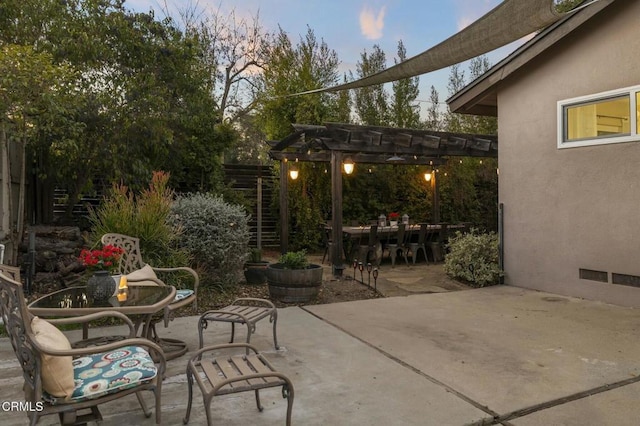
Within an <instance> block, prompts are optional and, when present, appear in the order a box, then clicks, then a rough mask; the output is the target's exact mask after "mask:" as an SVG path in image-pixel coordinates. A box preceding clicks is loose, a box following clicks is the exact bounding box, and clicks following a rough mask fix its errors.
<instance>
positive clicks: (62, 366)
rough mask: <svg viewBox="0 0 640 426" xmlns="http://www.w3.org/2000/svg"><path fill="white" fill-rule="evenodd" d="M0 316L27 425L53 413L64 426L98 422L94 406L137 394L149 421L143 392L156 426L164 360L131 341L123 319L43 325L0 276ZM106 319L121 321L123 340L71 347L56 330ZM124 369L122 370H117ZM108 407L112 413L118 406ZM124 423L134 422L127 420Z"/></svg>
mask: <svg viewBox="0 0 640 426" xmlns="http://www.w3.org/2000/svg"><path fill="white" fill-rule="evenodd" d="M0 314H1V315H2V320H3V323H4V327H5V329H6V333H7V334H8V339H9V341H10V342H11V346H12V347H13V350H14V352H15V355H16V357H17V360H18V365H20V367H21V368H22V372H23V374H22V377H23V379H24V384H23V387H22V389H23V391H24V397H25V401H26V402H27V403H29V404H30V405H31V406H32V407H37V408H35V409H32V410H28V411H27V416H28V417H29V424H30V425H32V426H33V425H35V424H37V423H38V420H39V419H40V418H41V417H43V416H47V415H51V414H58V416H59V420H60V423H61V424H63V425H70V424H73V425H77V424H86V423H87V422H90V421H98V422H100V421H102V414H101V413H100V410H99V408H98V407H99V406H101V405H102V404H104V403H106V402H109V401H113V400H116V399H119V398H121V397H124V396H127V395H131V394H135V395H136V397H137V399H138V402H139V403H140V406H141V407H142V411H143V413H144V415H145V416H146V417H150V416H151V414H152V412H151V410H149V409H148V408H147V404H146V402H145V400H144V398H143V396H142V395H141V392H142V391H151V392H152V393H153V394H154V396H155V414H156V416H155V421H156V424H160V423H161V406H162V404H161V395H162V379H163V376H164V374H165V370H166V359H165V356H164V353H163V351H162V349H161V348H160V347H159V346H158V345H156V344H155V343H153V342H151V341H150V340H148V339H142V338H136V337H135V333H136V330H135V326H134V324H133V323H132V322H131V320H130V319H129V318H127V316H126V315H124V314H122V313H120V312H115V311H109V310H105V311H103V312H99V313H94V314H90V315H84V316H75V317H68V318H59V319H51V320H46V321H45V320H43V319H42V318H39V317H37V316H34V315H33V314H31V312H30V311H29V308H27V305H26V301H25V297H24V292H23V288H22V284H21V283H19V282H18V281H15V280H13V279H11V278H10V277H8V276H7V275H5V274H4V273H0ZM107 318H111V319H113V318H116V320H119V321H122V322H124V323H125V324H126V326H128V329H129V330H128V336H124V338H123V339H119V340H118V341H115V342H112V343H108V344H105V345H100V346H88V347H77V348H73V347H72V345H71V342H69V340H68V338H67V336H66V335H65V334H63V333H62V332H61V331H60V330H59V329H58V328H57V327H56V326H57V325H68V324H87V323H88V322H92V321H96V320H101V321H104V320H105V319H107ZM154 360H155V361H154ZM123 365H126V366H127V368H124V369H123V368H121V367H122V366H123ZM110 407H111V408H112V409H117V407H118V405H110ZM87 411H88V412H87ZM129 423H136V421H135V420H134V419H130V422H129Z"/></svg>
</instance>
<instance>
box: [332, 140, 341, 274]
mask: <svg viewBox="0 0 640 426" xmlns="http://www.w3.org/2000/svg"><path fill="white" fill-rule="evenodd" d="M341 167H342V151H331V217H332V222H331V239H332V240H333V244H332V248H333V250H332V253H331V265H332V266H331V269H332V272H333V275H334V276H342V271H343V270H344V264H343V263H342V251H343V249H342V170H341Z"/></svg>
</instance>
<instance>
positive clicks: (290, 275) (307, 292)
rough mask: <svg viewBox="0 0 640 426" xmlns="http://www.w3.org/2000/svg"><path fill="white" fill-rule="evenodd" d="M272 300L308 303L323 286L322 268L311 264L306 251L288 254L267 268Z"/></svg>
mask: <svg viewBox="0 0 640 426" xmlns="http://www.w3.org/2000/svg"><path fill="white" fill-rule="evenodd" d="M266 273H267V283H268V285H269V295H270V296H271V298H272V299H276V300H279V301H281V302H287V303H300V302H308V301H309V300H311V299H313V298H314V297H316V296H317V294H318V290H319V289H320V286H321V285H322V266H321V265H316V264H313V263H309V260H308V259H307V252H306V251H305V250H300V251H293V252H287V253H285V254H283V255H281V256H280V257H279V258H278V262H277V263H271V264H269V265H268V266H267V269H266Z"/></svg>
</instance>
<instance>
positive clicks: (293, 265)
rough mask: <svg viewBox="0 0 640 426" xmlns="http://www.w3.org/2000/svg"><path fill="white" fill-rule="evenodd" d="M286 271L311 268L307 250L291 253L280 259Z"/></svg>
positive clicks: (279, 261)
mask: <svg viewBox="0 0 640 426" xmlns="http://www.w3.org/2000/svg"><path fill="white" fill-rule="evenodd" d="M278 263H282V265H283V266H284V269H305V268H306V267H307V266H309V260H308V259H307V252H306V250H300V251H289V252H286V253H285V254H283V255H281V256H280V257H279V258H278Z"/></svg>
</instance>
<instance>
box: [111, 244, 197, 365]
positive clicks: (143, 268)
mask: <svg viewBox="0 0 640 426" xmlns="http://www.w3.org/2000/svg"><path fill="white" fill-rule="evenodd" d="M101 241H102V244H104V245H107V244H110V245H112V246H115V247H120V248H122V249H123V250H124V253H123V254H122V256H121V257H120V261H119V264H118V273H120V274H123V275H126V276H127V282H128V283H131V284H138V285H166V284H165V283H164V281H162V280H161V279H159V278H158V275H157V273H158V272H159V273H161V274H163V273H167V274H168V273H172V274H177V273H183V272H186V273H187V275H188V276H190V277H189V278H190V280H189V281H192V285H193V287H192V288H190V289H189V288H187V289H179V290H178V291H177V295H176V300H175V301H174V302H173V303H171V304H169V306H167V307H166V308H165V311H164V315H163V316H162V317H155V318H154V319H153V320H152V321H151V323H150V326H149V332H150V335H149V336H147V337H150V338H152V339H153V340H154V341H157V342H159V343H160V345H161V346H162V347H163V348H165V351H168V352H170V354H169V359H172V358H175V357H178V356H181V355H183V354H185V353H186V352H187V346H186V345H185V344H184V342H183V341H181V340H176V339H168V338H161V337H159V336H158V332H157V330H156V324H157V323H158V322H160V321H164V326H165V327H168V325H169V321H170V320H172V319H173V313H174V312H175V311H176V310H178V309H180V308H183V307H185V306H187V305H191V304H193V308H194V310H196V311H197V310H198V284H199V283H200V278H199V277H198V274H197V273H196V271H194V270H193V269H191V268H189V267H186V266H180V267H174V268H158V267H153V266H151V265H149V264H147V263H146V262H144V261H143V260H142V252H141V250H140V239H138V238H135V237H130V236H128V235H122V234H104V235H103V236H102V238H101Z"/></svg>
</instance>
